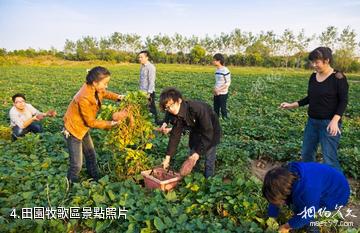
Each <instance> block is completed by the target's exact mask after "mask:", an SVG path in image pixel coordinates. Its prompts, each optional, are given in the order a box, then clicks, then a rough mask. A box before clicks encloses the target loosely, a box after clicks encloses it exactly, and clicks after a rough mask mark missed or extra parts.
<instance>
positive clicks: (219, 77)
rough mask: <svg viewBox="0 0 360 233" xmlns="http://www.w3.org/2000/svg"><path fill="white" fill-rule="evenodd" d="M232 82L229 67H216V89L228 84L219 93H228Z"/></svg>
mask: <svg viewBox="0 0 360 233" xmlns="http://www.w3.org/2000/svg"><path fill="white" fill-rule="evenodd" d="M230 84H231V74H230V71H229V69H228V68H226V67H225V66H223V67H221V68H219V69H216V71H215V89H218V88H220V87H221V86H223V85H226V87H225V88H224V89H222V90H221V91H219V93H218V94H219V95H226V94H227V93H228V91H229V86H230Z"/></svg>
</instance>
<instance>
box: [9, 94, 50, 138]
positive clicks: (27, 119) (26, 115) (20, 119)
mask: <svg viewBox="0 0 360 233" xmlns="http://www.w3.org/2000/svg"><path fill="white" fill-rule="evenodd" d="M12 101H13V107H12V108H11V109H10V112H9V115H10V127H11V128H12V139H13V140H16V139H17V138H19V137H22V136H24V135H25V134H27V133H29V132H32V133H41V132H42V126H41V124H40V121H41V120H42V119H43V118H44V117H46V116H51V117H54V116H56V112H55V111H54V110H50V111H48V112H47V113H42V112H40V111H39V110H37V109H36V108H34V107H33V106H32V105H31V104H28V103H26V98H25V95H24V94H21V93H18V94H15V95H13V96H12Z"/></svg>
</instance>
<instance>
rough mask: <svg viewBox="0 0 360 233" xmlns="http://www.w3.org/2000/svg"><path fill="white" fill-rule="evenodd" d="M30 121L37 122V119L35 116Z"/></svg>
mask: <svg viewBox="0 0 360 233" xmlns="http://www.w3.org/2000/svg"><path fill="white" fill-rule="evenodd" d="M31 119H32V120H33V121H39V119H38V118H37V117H36V116H33V117H32V118H31Z"/></svg>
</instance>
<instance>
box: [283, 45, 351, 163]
mask: <svg viewBox="0 0 360 233" xmlns="http://www.w3.org/2000/svg"><path fill="white" fill-rule="evenodd" d="M309 60H310V61H311V62H312V65H313V67H314V69H315V72H313V73H312V74H311V76H310V79H309V83H308V92H307V96H306V97H305V98H303V99H302V100H299V101H297V102H293V103H286V102H284V103H281V105H280V108H282V109H293V108H297V107H299V106H305V105H309V108H308V116H309V118H308V120H307V123H306V127H305V132H304V139H303V144H302V149H301V156H302V160H303V161H304V162H311V161H316V158H315V155H316V151H317V147H318V144H319V143H320V145H321V150H322V154H323V156H324V162H325V163H327V164H329V165H331V166H333V167H335V168H337V169H339V170H341V167H340V164H339V161H338V153H337V149H338V145H339V141H340V134H341V118H342V115H343V114H344V112H345V109H346V106H347V103H348V92H349V85H348V82H347V80H346V77H345V75H344V74H343V73H342V72H339V71H337V70H334V69H333V68H332V67H331V63H332V60H333V57H332V51H331V49H330V48H327V47H319V48H316V49H315V50H313V51H312V52H311V53H310V54H309Z"/></svg>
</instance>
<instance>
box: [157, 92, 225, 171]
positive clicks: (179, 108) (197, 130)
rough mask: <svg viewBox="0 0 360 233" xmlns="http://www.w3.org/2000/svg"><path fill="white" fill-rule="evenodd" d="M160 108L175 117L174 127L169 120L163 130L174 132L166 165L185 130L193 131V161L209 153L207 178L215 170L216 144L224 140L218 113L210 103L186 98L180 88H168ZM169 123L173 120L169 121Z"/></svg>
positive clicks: (206, 165)
mask: <svg viewBox="0 0 360 233" xmlns="http://www.w3.org/2000/svg"><path fill="white" fill-rule="evenodd" d="M160 108H161V109H162V110H163V111H166V112H167V114H168V115H170V117H171V118H169V117H166V119H171V122H170V123H171V124H172V125H173V128H172V129H171V130H169V128H166V127H167V123H163V125H162V127H161V131H162V132H163V133H165V134H166V133H169V132H170V139H169V143H168V147H167V152H166V157H165V159H164V161H163V163H162V164H163V167H164V168H168V167H169V163H170V159H171V156H173V155H174V154H175V152H176V148H177V146H178V144H179V142H180V139H181V135H182V132H183V130H184V129H188V130H189V131H190V136H189V147H190V156H189V158H188V160H191V161H192V163H193V164H196V162H197V160H198V159H199V156H200V155H201V156H205V177H206V178H208V177H210V176H212V175H214V173H215V160H216V145H217V144H219V142H220V137H221V128H220V123H219V119H218V116H217V115H216V114H215V112H214V111H213V110H212V108H211V107H210V105H208V104H207V103H204V102H200V101H194V100H184V99H183V97H182V95H181V93H180V91H178V90H177V89H175V88H167V89H165V90H163V92H162V93H161V95H160ZM168 123H169V122H168Z"/></svg>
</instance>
